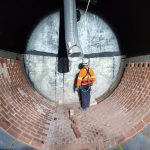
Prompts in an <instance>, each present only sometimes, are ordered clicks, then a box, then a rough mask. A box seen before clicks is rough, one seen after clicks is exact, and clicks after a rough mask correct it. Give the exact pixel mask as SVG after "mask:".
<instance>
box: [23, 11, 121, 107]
mask: <svg viewBox="0 0 150 150" xmlns="http://www.w3.org/2000/svg"><path fill="white" fill-rule="evenodd" d="M79 10H80V13H81V19H80V21H78V22H77V28H78V37H79V41H80V45H81V48H82V51H83V54H84V57H85V58H88V62H89V66H90V67H91V68H92V69H94V71H95V75H96V78H97V81H96V83H95V84H94V85H93V88H92V91H91V95H92V96H94V98H98V97H100V96H101V95H103V94H104V93H105V92H107V91H108V89H109V88H110V86H111V85H112V84H113V83H114V82H115V80H116V78H117V75H118V72H119V68H120V60H121V55H120V49H119V46H118V42H117V38H116V36H115V34H114V33H113V31H112V29H111V28H110V26H109V25H108V24H107V23H106V22H105V21H104V20H103V19H101V18H100V17H99V16H97V15H95V14H93V13H90V12H87V14H86V16H85V15H83V14H84V11H83V10H81V9H79ZM60 28H61V23H60V13H59V12H58V11H57V12H54V13H52V14H50V15H48V16H47V17H45V18H44V19H43V20H41V21H40V22H39V24H38V25H37V26H36V28H35V29H34V30H33V32H32V34H31V36H30V38H29V40H28V44H27V48H26V51H27V52H28V54H26V55H25V57H24V60H25V66H26V72H27V74H28V77H29V78H30V80H31V82H32V83H33V86H34V88H35V89H37V90H38V91H39V92H40V93H41V94H42V95H44V96H45V97H46V98H48V99H49V100H52V101H56V102H57V101H58V102H60V103H67V104H68V103H74V102H79V96H78V94H77V93H76V92H74V85H75V79H76V75H77V73H78V72H79V64H80V63H82V57H83V54H82V53H81V51H80V49H78V48H77V49H76V48H75V49H73V50H72V52H70V53H71V55H69V58H67V55H66V56H65V55H63V56H61V57H60V55H59V53H61V51H62V50H64V49H65V48H64V47H61V46H60V42H61V43H62V40H61V39H60V37H61V38H62V37H63V36H62V35H61V34H62V32H60ZM64 45H65V43H64ZM33 50H34V51H33ZM35 52H36V55H35ZM66 52H67V51H66ZM62 58H63V59H62ZM65 58H66V59H65ZM60 59H62V60H63V61H60ZM68 59H69V60H68ZM66 66H67V67H69V72H66V73H63V72H62V73H60V72H58V70H59V69H60V67H62V68H65V67H66Z"/></svg>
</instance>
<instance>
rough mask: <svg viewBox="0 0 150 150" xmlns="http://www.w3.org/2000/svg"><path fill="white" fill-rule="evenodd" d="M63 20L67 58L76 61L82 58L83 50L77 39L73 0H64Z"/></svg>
mask: <svg viewBox="0 0 150 150" xmlns="http://www.w3.org/2000/svg"><path fill="white" fill-rule="evenodd" d="M64 20H65V42H66V48H67V54H68V59H69V60H70V61H78V60H80V59H82V58H83V51H82V48H81V46H80V44H79V39H78V31H77V16H76V3H75V0H64Z"/></svg>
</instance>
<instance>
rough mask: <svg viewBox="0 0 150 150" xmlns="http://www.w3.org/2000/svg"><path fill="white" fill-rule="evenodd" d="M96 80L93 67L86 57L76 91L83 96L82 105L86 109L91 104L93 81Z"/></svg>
mask: <svg viewBox="0 0 150 150" xmlns="http://www.w3.org/2000/svg"><path fill="white" fill-rule="evenodd" d="M95 81H96V77H95V75H94V71H93V69H90V68H89V66H88V59H86V58H84V59H83V62H82V68H81V69H80V71H79V75H78V78H77V83H76V88H75V91H78V92H79V94H80V96H81V107H82V109H83V110H86V109H87V108H88V107H89V105H90V91H91V86H92V85H93V82H95Z"/></svg>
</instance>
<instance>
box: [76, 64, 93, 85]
mask: <svg viewBox="0 0 150 150" xmlns="http://www.w3.org/2000/svg"><path fill="white" fill-rule="evenodd" d="M88 68H89V67H88V66H84V67H83V68H82V69H81V70H80V72H79V75H78V78H77V87H79V86H81V85H87V84H90V83H93V82H95V81H96V77H95V75H94V71H93V70H92V69H89V73H87V70H88Z"/></svg>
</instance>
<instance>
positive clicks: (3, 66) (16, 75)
mask: <svg viewBox="0 0 150 150" xmlns="http://www.w3.org/2000/svg"><path fill="white" fill-rule="evenodd" d="M54 111H55V104H54V103H50V102H49V103H48V102H47V101H46V99H44V98H43V97H42V96H40V95H39V94H38V93H37V92H36V91H34V90H33V89H32V88H31V87H30V85H29V84H28V83H27V81H26V79H25V77H24V76H23V71H22V65H21V62H20V61H19V60H13V59H4V58H0V112H1V113H0V127H2V128H3V129H5V130H6V131H7V132H8V133H10V134H11V135H12V136H14V137H15V138H17V139H19V140H21V141H24V142H25V143H28V144H31V145H33V146H38V147H39V146H41V145H42V143H44V141H45V137H46V136H47V131H48V130H49V124H50V120H51V117H52V114H53V112H54Z"/></svg>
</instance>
